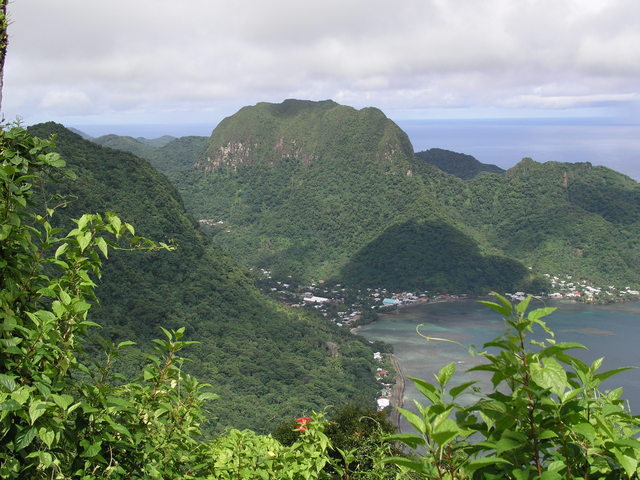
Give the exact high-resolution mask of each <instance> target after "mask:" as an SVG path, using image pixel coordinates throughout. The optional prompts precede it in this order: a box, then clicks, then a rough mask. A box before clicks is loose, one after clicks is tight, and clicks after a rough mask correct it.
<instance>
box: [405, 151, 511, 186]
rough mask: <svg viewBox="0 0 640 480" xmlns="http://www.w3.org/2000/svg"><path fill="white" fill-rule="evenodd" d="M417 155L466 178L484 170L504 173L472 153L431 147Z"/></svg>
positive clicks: (444, 169) (442, 168) (475, 175)
mask: <svg viewBox="0 0 640 480" xmlns="http://www.w3.org/2000/svg"><path fill="white" fill-rule="evenodd" d="M416 157H418V159H420V160H423V161H425V162H427V163H430V164H431V165H434V166H436V167H438V168H439V169H440V170H442V171H443V172H447V173H450V174H451V175H455V176H456V177H459V178H464V179H469V178H473V177H477V176H478V175H480V174H481V173H482V172H489V173H504V170H503V169H502V168H500V167H498V166H497V165H490V164H487V163H482V162H479V161H478V160H477V159H476V158H475V157H472V156H471V155H466V154H464V153H456V152H452V151H450V150H443V149H441V148H430V149H429V150H425V151H423V152H417V153H416Z"/></svg>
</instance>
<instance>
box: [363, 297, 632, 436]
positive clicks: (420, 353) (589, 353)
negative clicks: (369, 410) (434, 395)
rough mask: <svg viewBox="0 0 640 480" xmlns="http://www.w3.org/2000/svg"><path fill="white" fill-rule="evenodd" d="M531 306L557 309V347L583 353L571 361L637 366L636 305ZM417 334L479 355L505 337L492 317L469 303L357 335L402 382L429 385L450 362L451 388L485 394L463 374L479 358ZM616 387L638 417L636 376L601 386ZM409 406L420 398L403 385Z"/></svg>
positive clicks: (405, 312)
mask: <svg viewBox="0 0 640 480" xmlns="http://www.w3.org/2000/svg"><path fill="white" fill-rule="evenodd" d="M534 302H535V301H534ZM534 302H532V306H533V307H534V308H537V307H538V306H539V307H542V306H552V307H557V308H558V309H557V310H556V311H555V312H554V313H553V314H551V315H550V316H549V317H546V321H547V325H548V326H549V327H550V328H551V329H552V330H553V331H554V332H555V335H556V337H555V338H556V340H557V341H562V342H578V343H582V344H583V345H585V346H586V347H587V348H588V350H572V351H571V352H570V353H571V354H572V355H574V356H576V357H578V358H581V359H582V360H583V361H589V362H591V361H593V360H595V359H596V358H599V357H604V358H605V360H604V363H603V366H602V370H610V369H614V368H618V367H623V366H640V302H626V303H617V304H611V305H585V304H579V303H574V302H567V301H546V302H545V304H544V305H543V304H542V303H539V304H538V305H534V304H533V303H534ZM420 325H421V326H420ZM417 329H419V331H420V333H421V334H422V335H424V336H427V337H438V338H443V339H447V340H452V341H455V342H459V343H461V344H463V345H464V346H465V347H468V346H470V345H475V346H476V347H478V349H480V348H481V347H482V345H483V344H484V343H485V342H487V341H489V340H491V339H493V338H494V337H496V336H497V335H499V334H500V333H501V332H503V331H504V323H503V321H502V320H501V318H500V316H499V315H498V314H497V313H496V312H494V311H493V310H491V309H489V308H487V307H485V306H484V305H481V304H479V303H477V302H476V301H472V300H465V301H455V302H443V303H433V304H425V305H419V306H413V307H408V308H404V309H400V310H399V311H398V312H397V313H392V314H386V315H384V316H382V317H381V319H380V320H378V321H376V322H374V323H372V324H369V325H366V326H364V327H363V328H362V329H361V330H360V331H359V334H361V335H363V336H365V337H366V338H368V339H370V340H381V341H384V342H387V343H390V344H392V345H393V347H394V351H395V355H396V357H397V359H398V361H399V362H400V365H401V367H402V370H403V373H404V375H405V376H407V377H418V378H423V379H426V380H428V381H433V379H434V377H433V375H434V373H436V372H437V371H438V370H439V369H440V368H441V367H443V366H444V365H446V364H448V363H450V362H455V364H456V370H457V371H456V375H455V377H454V380H453V381H452V383H451V385H455V384H460V383H462V382H465V381H469V380H477V381H478V382H479V383H478V386H479V387H480V388H481V389H482V390H483V391H486V390H487V389H489V388H490V386H491V385H490V382H489V380H488V377H486V376H484V377H483V376H482V375H481V374H477V373H475V374H471V373H467V372H466V370H467V369H468V368H470V367H472V366H474V365H477V364H478V363H479V362H480V361H481V359H480V358H479V357H473V356H471V355H470V354H469V352H468V351H467V349H466V348H465V347H463V346H460V345H458V344H455V343H451V342H446V341H438V340H431V341H427V340H425V339H424V338H423V337H421V336H420V335H419V334H418V333H417V331H416V330H417ZM534 338H538V339H542V338H543V336H542V335H540V334H538V335H537V336H536V337H534ZM619 386H622V387H624V395H623V398H625V399H627V400H628V401H629V404H630V406H631V408H632V410H633V411H634V412H635V413H638V412H640V370H635V369H634V370H629V371H626V372H623V373H620V374H619V375H616V376H614V377H612V378H611V379H610V380H608V383H605V384H604V389H612V388H616V387H619ZM413 400H420V401H422V398H421V396H420V395H419V393H418V392H417V390H416V389H415V388H414V387H413V384H412V382H410V381H407V385H406V389H405V392H404V404H405V407H407V408H411V407H412V405H413ZM471 400H472V399H471V398H467V399H466V401H471ZM463 401H465V399H463ZM400 428H401V430H403V431H407V430H410V428H407V425H406V423H401V425H400Z"/></svg>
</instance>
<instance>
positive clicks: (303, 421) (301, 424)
mask: <svg viewBox="0 0 640 480" xmlns="http://www.w3.org/2000/svg"><path fill="white" fill-rule="evenodd" d="M311 420H312V419H311V417H300V418H296V423H297V424H298V426H297V427H296V430H297V431H299V432H301V433H302V432H306V431H307V430H308V429H309V427H307V426H306V425H307V423H309V422H310V421H311Z"/></svg>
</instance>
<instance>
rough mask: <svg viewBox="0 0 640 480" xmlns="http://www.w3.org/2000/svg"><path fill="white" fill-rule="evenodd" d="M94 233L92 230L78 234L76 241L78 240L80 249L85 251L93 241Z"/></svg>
mask: <svg viewBox="0 0 640 480" xmlns="http://www.w3.org/2000/svg"><path fill="white" fill-rule="evenodd" d="M91 237H92V234H91V232H85V233H83V234H80V235H76V241H77V242H78V246H79V247H80V251H81V252H84V250H85V248H87V247H88V246H89V243H90V242H91Z"/></svg>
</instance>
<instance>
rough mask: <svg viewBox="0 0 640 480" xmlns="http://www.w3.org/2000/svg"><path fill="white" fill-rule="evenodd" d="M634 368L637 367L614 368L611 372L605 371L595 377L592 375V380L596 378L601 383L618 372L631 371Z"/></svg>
mask: <svg viewBox="0 0 640 480" xmlns="http://www.w3.org/2000/svg"><path fill="white" fill-rule="evenodd" d="M635 368H637V367H621V368H614V369H613V370H607V371H606V372H602V373H598V374H597V375H594V378H597V379H598V380H600V381H603V380H606V379H607V378H609V377H612V376H614V375H617V374H619V373H620V372H626V371H627V370H633V369H635Z"/></svg>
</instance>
